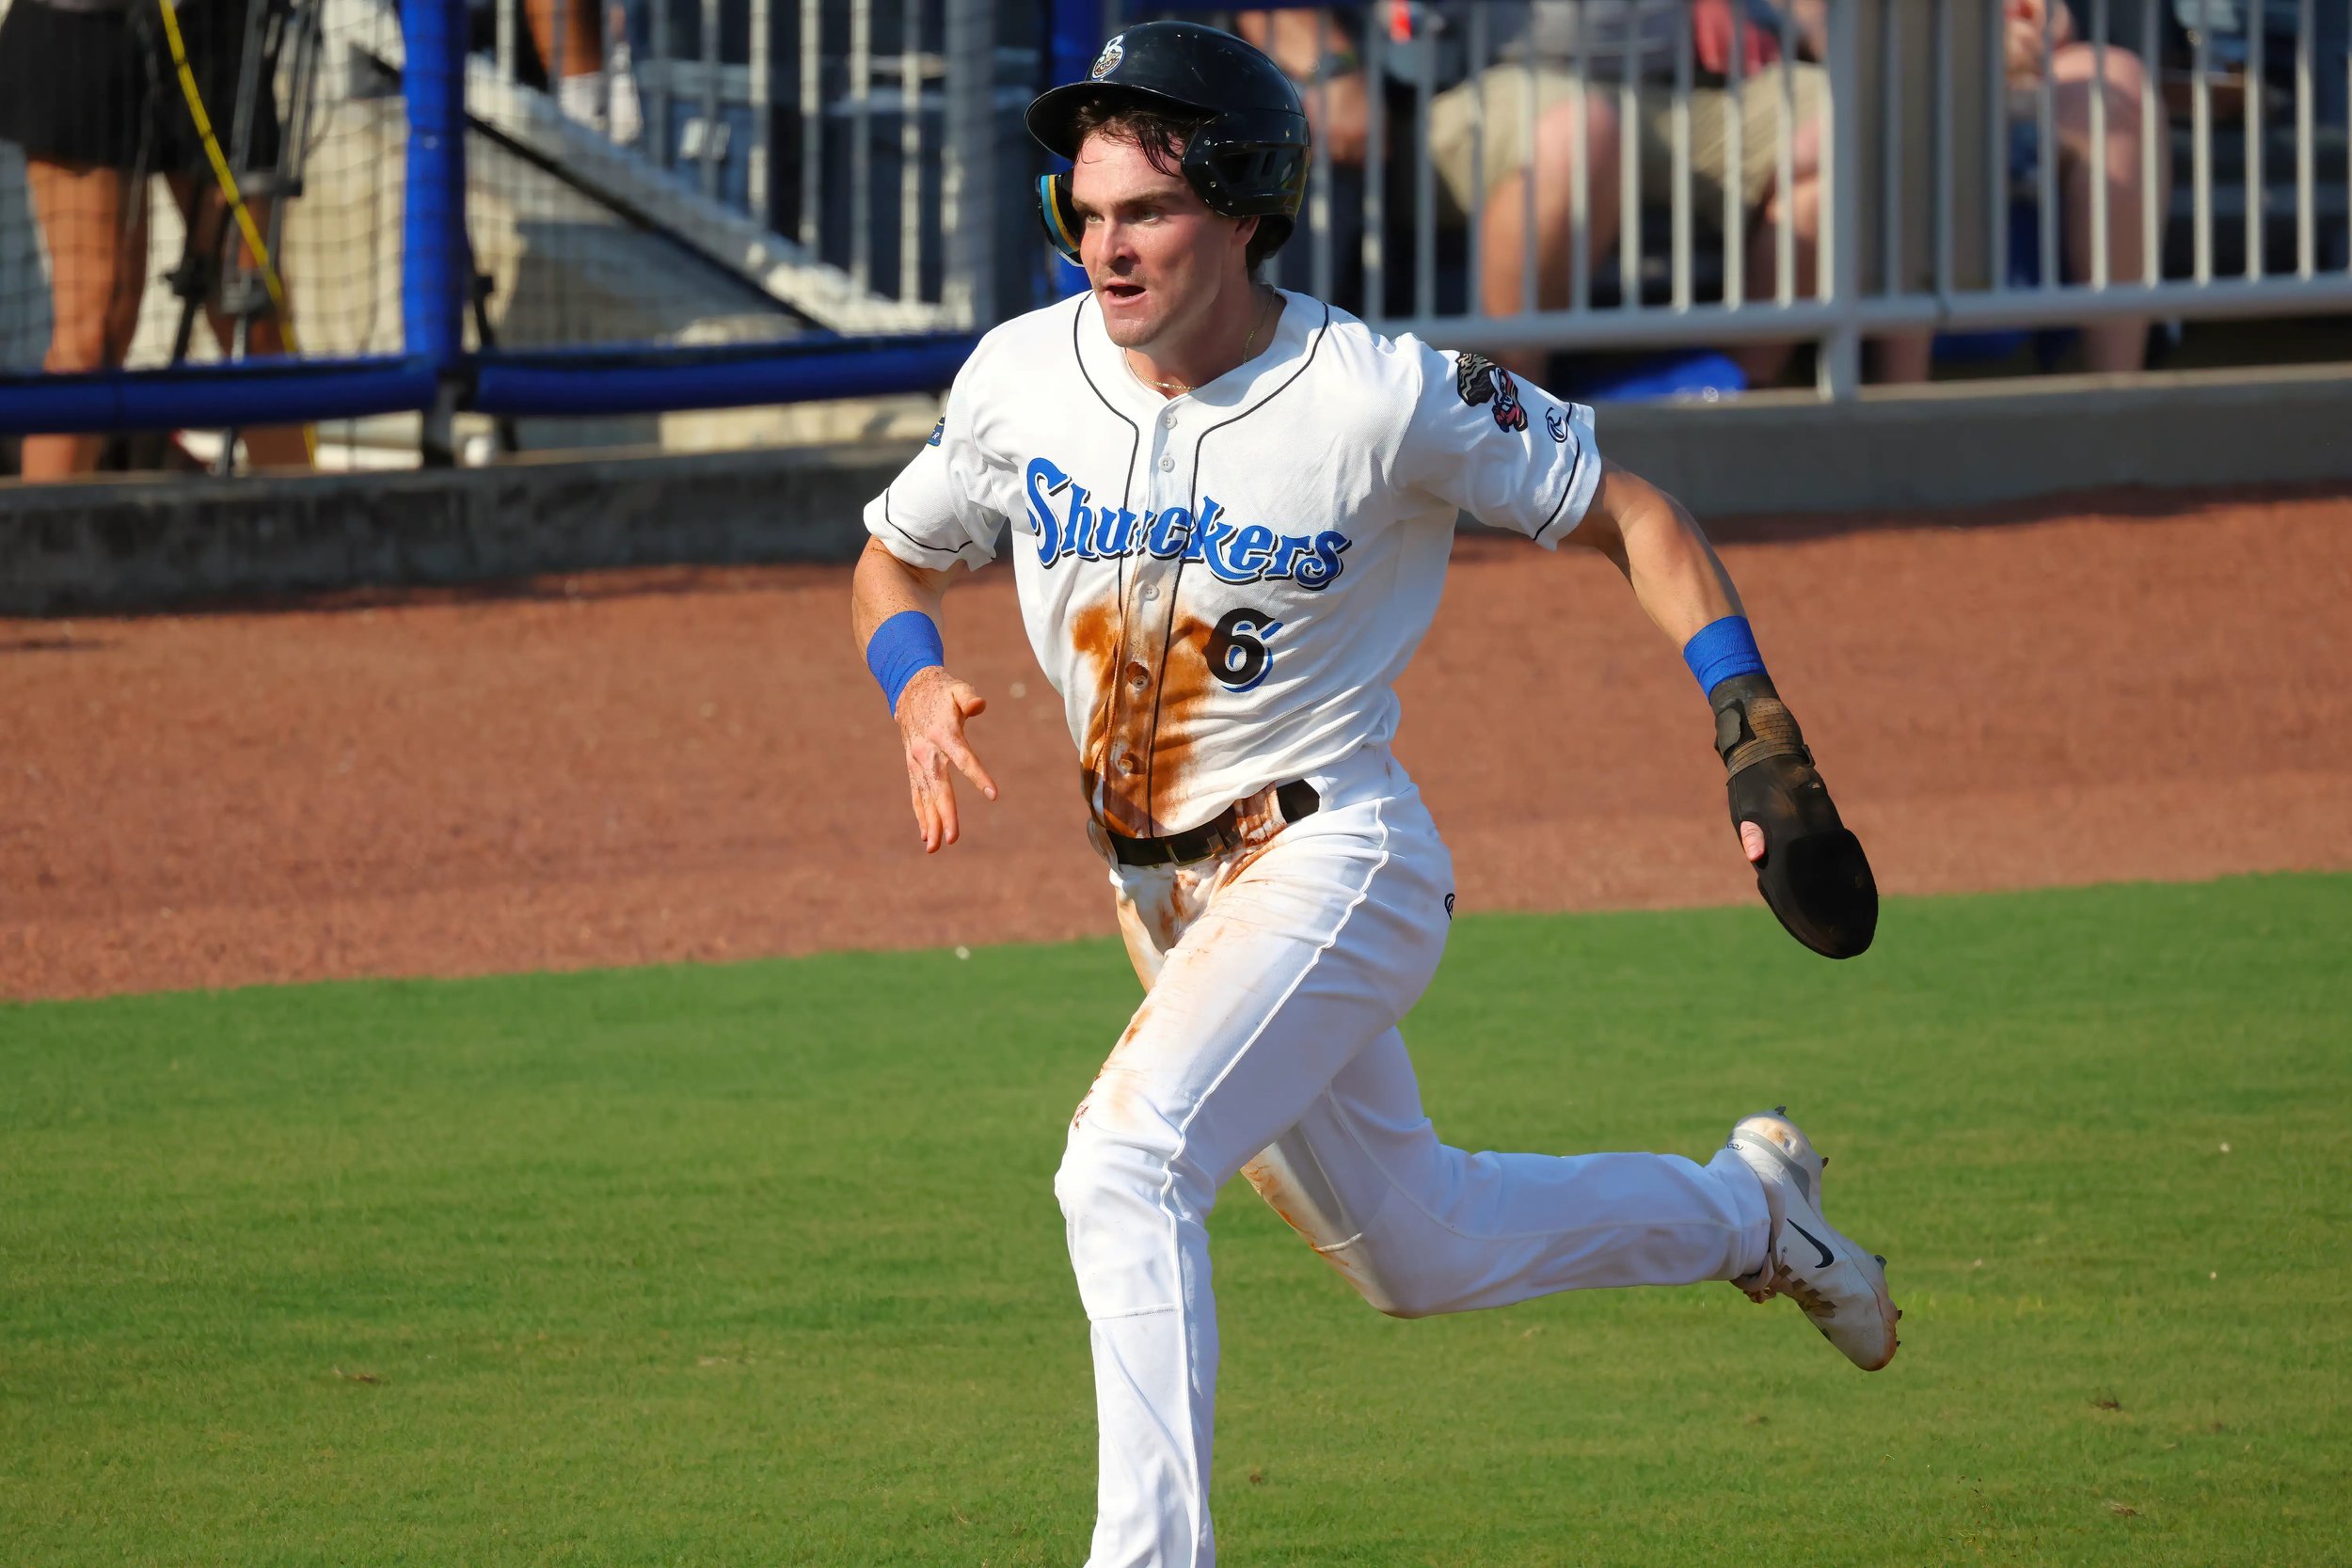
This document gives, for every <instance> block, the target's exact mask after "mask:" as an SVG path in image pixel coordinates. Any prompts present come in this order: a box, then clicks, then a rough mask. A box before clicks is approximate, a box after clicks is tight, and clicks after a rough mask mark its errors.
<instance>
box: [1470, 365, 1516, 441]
mask: <svg viewBox="0 0 2352 1568" xmlns="http://www.w3.org/2000/svg"><path fill="white" fill-rule="evenodd" d="M1454 390H1455V391H1457V392H1459V393H1461V395H1462V401H1463V402H1464V403H1466V404H1470V406H1471V407H1472V408H1476V407H1478V406H1480V405H1481V404H1488V403H1491V404H1494V419H1495V428H1496V429H1497V430H1500V431H1502V432H1503V433H1504V434H1505V435H1509V434H1511V433H1512V432H1515V431H1521V430H1525V429H1526V428H1527V409H1526V408H1525V407H1524V406H1523V405H1522V404H1520V402H1519V384H1518V382H1517V381H1514V380H1513V379H1512V378H1511V372H1509V371H1506V370H1504V369H1503V368H1502V366H1501V365H1498V364H1496V363H1495V362H1494V361H1493V360H1491V359H1489V358H1487V357H1486V356H1485V355H1483V354H1465V355H1463V356H1462V357H1461V358H1460V359H1458V360H1456V361H1454Z"/></svg>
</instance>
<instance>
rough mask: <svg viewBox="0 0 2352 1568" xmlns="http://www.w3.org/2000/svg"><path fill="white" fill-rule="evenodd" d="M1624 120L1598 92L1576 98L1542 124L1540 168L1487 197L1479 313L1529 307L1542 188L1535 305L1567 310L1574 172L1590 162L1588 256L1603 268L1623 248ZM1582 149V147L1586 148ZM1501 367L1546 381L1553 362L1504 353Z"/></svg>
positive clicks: (1515, 175)
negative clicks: (1529, 270)
mask: <svg viewBox="0 0 2352 1568" xmlns="http://www.w3.org/2000/svg"><path fill="white" fill-rule="evenodd" d="M1617 134H1618V132H1617V116H1616V112H1615V111H1614V110H1613V109H1612V108H1611V107H1610V105H1609V104H1608V103H1607V102H1606V101H1604V100H1603V99H1602V98H1601V97H1600V95H1599V94H1597V93H1587V94H1584V95H1582V96H1581V97H1579V96H1577V95H1574V94H1571V95H1570V96H1568V97H1566V98H1564V99H1561V100H1560V101H1559V102H1558V103H1553V104H1552V105H1551V106H1550V107H1549V108H1547V109H1546V110H1544V112H1543V113H1542V114H1541V115H1540V116H1539V117H1538V118H1537V119H1536V121H1535V148H1534V162H1533V164H1532V165H1531V166H1529V167H1527V168H1520V169H1514V170H1513V171H1512V172H1511V173H1509V174H1508V175H1505V176H1504V177H1503V178H1502V179H1501V180H1498V181H1496V182H1495V183H1494V185H1493V186H1492V187H1491V188H1490V189H1489V190H1488V191H1487V193H1486V215H1485V217H1484V218H1483V219H1482V221H1481V224H1480V228H1479V245H1480V248H1481V258H1480V265H1479V276H1478V297H1479V305H1480V308H1481V309H1483V310H1484V311H1485V312H1486V314H1487V315H1489V316H1516V315H1518V313H1519V311H1520V310H1521V309H1523V308H1524V306H1525V304H1526V282H1525V279H1526V256H1527V185H1528V182H1529V181H1530V180H1531V179H1532V180H1534V183H1535V302H1536V304H1537V305H1538V306H1539V307H1541V308H1542V309H1548V310H1557V309H1565V307H1566V305H1567V304H1568V292H1569V284H1570V278H1571V275H1572V270H1573V258H1574V257H1575V254H1576V210H1575V196H1576V185H1575V178H1574V176H1573V175H1572V174H1571V173H1570V172H1569V171H1570V170H1571V169H1573V168H1575V167H1576V164H1577V160H1578V159H1579V158H1580V157H1581V158H1583V159H1585V160H1586V161H1587V162H1586V167H1587V168H1588V169H1589V171H1590V173H1589V175H1588V177H1587V179H1586V182H1585V200H1584V210H1585V213H1586V214H1587V216H1586V223H1585V256H1586V257H1587V259H1588V260H1593V261H1597V260H1598V259H1599V258H1601V257H1603V256H1606V255H1607V254H1608V253H1609V250H1610V247H1611V246H1613V245H1615V244H1616V243H1617V185H1618V181H1617V167H1618V152H1617V148H1618V143H1617ZM1580 142H1581V147H1580V145H1579V144H1580ZM1494 357H1495V359H1496V361H1497V362H1498V363H1500V364H1501V365H1502V367H1503V368H1504V369H1505V370H1508V371H1510V372H1513V373H1514V374H1517V375H1522V376H1526V377H1528V378H1529V379H1530V380H1540V379H1541V378H1542V376H1543V373H1544V361H1545V359H1546V357H1547V355H1546V353H1545V351H1543V350H1541V349H1521V350H1517V351H1513V352H1509V353H1497V354H1496V355H1495V356H1494Z"/></svg>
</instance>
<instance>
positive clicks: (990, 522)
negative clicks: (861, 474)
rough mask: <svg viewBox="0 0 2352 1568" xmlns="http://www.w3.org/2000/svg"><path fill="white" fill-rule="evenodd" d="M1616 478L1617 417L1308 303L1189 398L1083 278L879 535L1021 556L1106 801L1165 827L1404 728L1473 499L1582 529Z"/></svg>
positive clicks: (975, 361)
mask: <svg viewBox="0 0 2352 1568" xmlns="http://www.w3.org/2000/svg"><path fill="white" fill-rule="evenodd" d="M1599 481H1600V454H1599V451H1598V450H1597V448H1596V447H1595V445H1594V442H1593V426H1592V410H1590V409H1589V408H1585V407H1582V406H1581V405H1579V404H1564V403H1558V402H1555V401H1554V400H1552V399H1551V398H1550V397H1549V396H1548V395H1546V394H1545V393H1544V392H1542V391H1540V390H1538V389H1537V388H1534V387H1531V386H1528V385H1527V384H1525V383H1523V382H1520V381H1518V380H1517V379H1516V378H1515V377H1513V376H1511V375H1510V374H1508V373H1507V372H1504V371H1503V370H1502V369H1501V368H1500V367H1499V366H1496V365H1494V364H1492V363H1490V362H1488V361H1487V360H1486V359H1484V358H1482V357H1481V356H1477V355H1474V354H1454V353H1452V352H1440V351H1438V350H1436V349H1432V348H1429V347H1427V346H1426V345H1424V344H1422V343H1421V342H1420V341H1417V340H1415V339H1412V338H1409V337H1407V338H1401V339H1394V340H1391V339H1387V338H1383V337H1380V336H1378V335H1377V334H1375V333H1374V332H1373V331H1372V329H1371V328H1369V327H1367V326H1366V325H1364V324H1363V323H1361V322H1359V321H1358V320H1356V319H1355V318H1354V317H1352V316H1350V315H1348V314H1347V313H1346V312H1344V311H1342V310H1337V309H1332V308H1331V307H1329V306H1327V305H1325V304H1324V303H1323V302H1322V301H1320V300H1316V299H1311V298H1309V297H1307V296H1306V295H1303V294H1293V293H1286V294H1285V295H1284V307H1283V310H1282V315H1281V320H1280V323H1279V326H1278V327H1277V329H1276V332H1275V335H1274V340H1273V341H1272V342H1271V343H1270V344H1268V346H1267V347H1266V349H1265V350H1264V352H1263V353H1262V354H1260V355H1259V356H1257V357H1256V358H1254V359H1252V360H1251V361H1249V362H1248V364H1246V365H1243V366H1240V367H1239V368H1237V369H1235V370H1233V371H1232V372H1228V373H1227V374H1225V375H1224V376H1221V377H1219V378H1218V379H1217V380H1216V381H1213V382H1211V383H1209V384H1208V385H1207V386H1205V387H1201V388H1198V389H1196V390H1194V391H1192V392H1190V393H1186V394H1184V395H1183V396H1179V397H1175V398H1165V397H1162V396H1161V395H1160V394H1159V393H1158V392H1157V391H1154V390H1153V389H1152V388H1147V387H1145V386H1144V385H1143V384H1142V383H1141V382H1139V381H1138V380H1137V379H1136V377H1135V375H1134V374H1133V373H1132V372H1130V371H1129V369H1128V367H1127V362H1126V356H1124V355H1123V354H1122V353H1121V352H1120V350H1119V348H1118V347H1117V345H1115V344H1113V343H1112V342H1111V341H1110V340H1109V338H1108V337H1107V336H1106V335H1105V334H1104V331H1103V325H1102V317H1101V315H1100V313H1099V311H1098V310H1097V309H1096V307H1095V305H1094V301H1093V296H1092V295H1090V294H1080V295H1077V296H1075V297H1074V298H1073V299H1069V300H1065V301H1063V302H1062V303H1061V304H1058V305H1055V306H1050V307H1048V308H1046V309H1042V310H1038V311H1033V312H1031V313H1030V314H1028V315H1025V316H1022V317H1019V318H1017V319H1015V320H1013V321H1010V322H1007V323H1006V324H1005V325H1002V326H999V327H997V328H996V329H995V330H994V331H993V332H991V333H989V334H988V336H987V337H986V338H984V339H982V340H981V341H980V345H979V347H978V348H977V350H975V351H974V353H973V356H972V357H971V359H970V360H969V361H968V362H967V363H966V364H965V365H964V367H963V369H962V371H961V373H959V374H958V375H957V377H956V382H955V387H954V389H953V390H952V391H951V392H950V393H949V394H948V398H947V409H946V417H945V419H943V420H941V422H940V426H939V428H938V429H937V430H936V431H934V432H933V433H932V436H931V439H930V443H929V444H928V445H926V446H925V447H924V448H923V449H922V450H921V451H917V452H916V453H915V456H914V461H913V462H912V463H910V464H908V465H907V467H906V469H905V471H904V472H902V473H900V474H899V475H898V478H897V479H896V480H894V481H892V482H891V484H890V487H889V488H888V489H886V490H884V491H883V492H882V495H880V496H878V497H876V498H875V499H874V500H873V501H872V502H871V503H870V504H869V505H868V506H867V507H866V528H867V530H868V531H871V532H872V533H873V535H874V537H876V538H877V539H880V540H881V541H882V544H883V545H884V546H886V547H887V548H888V549H889V550H890V551H891V553H892V554H894V555H896V556H897V557H898V559H899V560H901V561H904V562H908V563H909V564H911V565H914V566H924V567H931V568H940V567H946V566H949V565H952V564H954V563H955V562H959V561H961V562H967V563H968V564H970V565H972V566H975V567H977V566H978V565H980V564H981V563H983V562H987V561H990V560H993V559H994V558H995V556H996V555H997V554H998V553H999V552H1000V551H1005V552H1009V554H1010V555H1011V557H1012V562H1013V571H1014V576H1015V579H1016V581H1017V583H1018V585H1019V589H1020V597H1021V613H1022V618H1023V620H1024V621H1025V624H1026V626H1027V628H1028V634H1029V643H1030V646H1031V647H1032V648H1034V649H1035V650H1036V652H1037V658H1038V663H1039V664H1040V665H1041V667H1042V668H1043V670H1044V672H1045V678H1046V680H1047V681H1048V682H1049V683H1050V684H1051V685H1052V686H1053V688H1054V689H1055V691H1056V692H1057V693H1058V694H1059V695H1060V697H1061V700H1062V705H1063V708H1064V710H1065V712H1066V714H1067V716H1068V719H1069V722H1070V734H1071V736H1072V738H1073V739H1074V740H1075V741H1076V742H1077V746H1078V759H1079V766H1080V768H1082V770H1083V774H1084V784H1085V789H1086V794H1087V803H1088V806H1089V810H1091V811H1092V812H1093V814H1094V816H1095V817H1096V819H1097V820H1098V821H1100V822H1102V823H1103V825H1104V827H1106V828H1108V829H1110V830H1111V831H1112V832H1120V833H1125V834H1129V835H1131V836H1142V835H1156V834H1162V833H1171V832H1184V830H1185V829H1187V828H1192V827H1196V826H1198V825H1199V824H1200V823H1202V822H1205V821H1207V820H1208V819H1209V818H1211V817H1213V816H1216V815H1217V814H1218V813H1219V812H1221V811H1223V810H1224V809H1225V808H1226V807H1227V806H1228V805H1230V804H1232V802H1233V801H1234V800H1239V799H1240V798H1241V797H1243V796H1245V795H1248V794H1251V793H1253V792H1254V791H1257V790H1259V789H1263V788H1264V787H1265V786H1266V785H1268V784H1280V783H1285V782H1287V781H1289V780H1292V779H1296V778H1300V777H1304V776H1307V775H1310V774H1313V773H1315V772H1317V771H1319V770H1322V769H1327V768H1330V767H1332V766H1333V765H1335V764H1337V763H1338V762H1340V761H1341V760H1342V759H1343V758H1345V757H1346V756H1347V755H1348V754H1349V753H1351V752H1355V751H1356V750H1357V749H1358V748H1359V747H1363V746H1367V745H1376V744H1383V743H1385V742H1387V741H1388V740H1389V739H1390V738H1391V736H1393V735H1394V734H1395V732H1396V725H1397V717H1398V705H1397V699H1396V694H1395V691H1394V690H1393V689H1392V683H1393V682H1394V681H1395V679H1396V676H1397V674H1398V673H1399V672H1400V671H1402V670H1403V669H1404V668H1405V666H1406V661H1407V660H1409V659H1410V658H1411V657H1412V654H1413V650H1414V648H1415V647H1416V646H1418V645H1419V643H1420V641H1421V639H1422V634H1423V633H1425V632H1426V631H1427V630H1428V628H1429V622H1430V618H1431V617H1432V616H1433V615H1435V614H1436V612H1437V609H1438V594H1439V591H1440V590H1441V588H1442V587H1443V586H1444V582H1445V569H1446V560H1447V554H1448V551H1449V549H1450V547H1451V544H1452V539H1453V533H1454V519H1455V516H1456V514H1457V511H1459V512H1468V513H1469V514H1470V515H1472V516H1474V517H1477V518H1479V519H1480V520H1482V521H1484V522H1486V523H1489V524H1492V525H1494V526H1496V527H1499V528H1505V529H1510V530H1513V531H1517V532H1520V533H1524V534H1527V535H1529V536H1530V537H1532V538H1533V539H1534V540H1535V541H1536V542H1537V543H1538V544H1541V545H1544V546H1547V547H1551V546H1557V545H1558V544H1559V542H1560V541H1561V539H1563V538H1564V537H1565V536H1566V535H1567V534H1568V532H1569V531H1572V530H1573V529H1574V528H1575V527H1576V525H1577V522H1578V521H1579V519H1581V517H1582V516H1583V515H1584V508H1585V506H1586V505H1587V504H1588V503H1589V502H1590V501H1591V499H1592V497H1593V492H1594V490H1595V488H1596V487H1597V485H1598V483H1599Z"/></svg>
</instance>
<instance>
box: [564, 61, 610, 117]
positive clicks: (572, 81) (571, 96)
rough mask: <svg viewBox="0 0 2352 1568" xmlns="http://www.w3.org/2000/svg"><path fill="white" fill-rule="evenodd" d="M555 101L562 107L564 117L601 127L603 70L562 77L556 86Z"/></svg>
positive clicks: (602, 115)
mask: <svg viewBox="0 0 2352 1568" xmlns="http://www.w3.org/2000/svg"><path fill="white" fill-rule="evenodd" d="M555 101H556V103H558V104H560V105H561V106H562V107H563V110H564V119H573V120H578V121H579V122H580V124H582V125H593V126H595V127H596V128H597V129H599V130H601V129H603V126H604V74H603V72H601V71H589V72H587V73H586V74H585V75H580V76H566V77H564V80H563V81H562V82H561V83H559V84H557V86H556V89H555Z"/></svg>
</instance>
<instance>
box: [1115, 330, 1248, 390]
mask: <svg viewBox="0 0 2352 1568" xmlns="http://www.w3.org/2000/svg"><path fill="white" fill-rule="evenodd" d="M1277 313H1278V314H1279V312H1277ZM1263 325H1265V311H1264V310H1263V309H1256V310H1252V311H1251V312H1250V321H1249V336H1248V337H1247V338H1244V339H1243V340H1242V341H1241V363H1242V364H1245V365H1247V364H1248V363H1249V351H1250V349H1251V348H1252V346H1254V345H1255V344H1256V342H1257V341H1258V330H1259V328H1261V327H1263ZM1127 373H1128V374H1129V375H1135V376H1136V380H1137V381H1140V382H1142V383H1143V384H1144V385H1145V386H1146V387H1152V388H1157V389H1159V390H1160V391H1163V392H1178V393H1183V392H1190V391H1196V390H1198V389H1199V388H1195V387H1194V386H1193V385H1192V384H1191V383H1190V382H1186V381H1154V380H1152V378H1151V377H1150V376H1148V375H1136V367H1135V365H1134V363H1133V362H1132V361H1130V362H1129V364H1128V366H1127Z"/></svg>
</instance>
